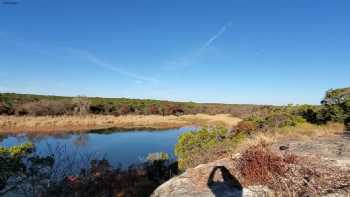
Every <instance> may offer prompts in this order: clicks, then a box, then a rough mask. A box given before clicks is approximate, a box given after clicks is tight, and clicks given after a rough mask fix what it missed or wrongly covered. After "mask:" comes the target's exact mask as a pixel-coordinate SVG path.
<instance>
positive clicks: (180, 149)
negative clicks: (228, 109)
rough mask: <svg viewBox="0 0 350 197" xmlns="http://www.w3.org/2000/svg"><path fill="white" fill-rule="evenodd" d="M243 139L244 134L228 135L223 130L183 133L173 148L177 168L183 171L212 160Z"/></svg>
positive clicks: (225, 130)
mask: <svg viewBox="0 0 350 197" xmlns="http://www.w3.org/2000/svg"><path fill="white" fill-rule="evenodd" d="M245 138H246V134H244V133H239V134H237V135H230V132H229V131H228V130H227V129H225V128H213V129H206V128H203V129H200V130H199V131H191V132H186V133H183V134H182V135H181V136H180V137H179V139H178V143H177V144H176V146H175V155H176V156H177V159H178V163H179V168H180V169H181V170H183V169H186V168H188V167H193V166H195V165H197V164H200V163H203V162H208V161H210V160H213V159H215V158H217V157H219V156H220V154H224V153H225V152H227V151H228V150H229V149H232V148H234V146H235V145H237V144H239V143H241V142H242V141H243V140H244V139H245Z"/></svg>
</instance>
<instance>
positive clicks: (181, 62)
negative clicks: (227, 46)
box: [165, 21, 232, 69]
mask: <svg viewBox="0 0 350 197" xmlns="http://www.w3.org/2000/svg"><path fill="white" fill-rule="evenodd" d="M231 25H232V22H231V21H230V22H227V23H226V24H225V25H223V26H222V27H221V28H220V29H219V31H217V32H216V33H215V34H214V35H213V36H211V37H210V38H209V39H208V40H207V41H206V42H205V43H204V44H203V45H202V46H201V47H200V48H198V49H197V50H195V51H194V52H193V53H192V54H190V55H188V56H185V57H181V58H178V59H175V60H171V61H166V62H165V65H166V66H165V68H167V69H169V68H170V69H178V68H185V67H188V66H190V65H192V64H193V63H195V62H196V60H197V59H198V58H199V57H200V56H202V54H203V53H204V52H205V51H206V50H207V49H208V48H209V47H210V46H211V45H212V44H213V43H214V42H215V41H216V40H217V39H219V38H220V37H221V36H222V35H223V34H224V33H225V32H226V31H227V30H228V29H229V28H230V27H231Z"/></svg>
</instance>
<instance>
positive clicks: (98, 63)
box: [67, 48, 158, 83]
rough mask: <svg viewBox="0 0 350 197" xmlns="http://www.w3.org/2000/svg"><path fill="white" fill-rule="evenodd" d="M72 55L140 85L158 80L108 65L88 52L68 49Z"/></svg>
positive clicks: (114, 65) (117, 66)
mask: <svg viewBox="0 0 350 197" xmlns="http://www.w3.org/2000/svg"><path fill="white" fill-rule="evenodd" d="M67 50H68V51H69V52H70V53H72V54H75V55H79V56H80V57H82V58H84V59H85V60H87V61H89V62H91V63H93V64H94V65H96V66H98V67H100V68H103V69H106V70H109V71H112V72H115V73H117V74H120V75H123V76H126V77H129V78H132V79H135V80H136V81H138V83H140V81H142V82H151V83H157V82H158V80H157V79H155V78H152V77H146V76H142V75H139V74H136V73H132V72H129V71H126V70H123V69H122V68H121V66H119V65H116V64H111V63H108V62H106V61H104V60H102V59H100V58H98V57H97V56H96V55H94V54H92V53H91V52H89V51H86V50H80V49H72V48H68V49H67Z"/></svg>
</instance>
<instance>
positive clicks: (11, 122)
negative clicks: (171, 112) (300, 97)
mask: <svg viewBox="0 0 350 197" xmlns="http://www.w3.org/2000/svg"><path fill="white" fill-rule="evenodd" d="M239 121H241V119H240V118H236V117H233V116H231V115H228V114H217V115H206V114H196V115H183V116H160V115H125V116H111V115H87V116H38V117H33V116H0V134H20V133H46V134H47V133H66V132H88V131H91V130H108V129H114V128H115V129H129V130H132V129H146V128H147V129H155V130H158V129H159V130H162V129H172V128H180V127H186V126H193V125H198V126H223V127H227V128H231V127H232V126H234V125H236V124H237V123H238V122H239Z"/></svg>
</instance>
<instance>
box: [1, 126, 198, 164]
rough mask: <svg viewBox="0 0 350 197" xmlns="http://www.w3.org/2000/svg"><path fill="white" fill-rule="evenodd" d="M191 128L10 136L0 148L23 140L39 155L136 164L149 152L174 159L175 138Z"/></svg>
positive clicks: (5, 137)
mask: <svg viewBox="0 0 350 197" xmlns="http://www.w3.org/2000/svg"><path fill="white" fill-rule="evenodd" d="M194 129H195V128H193V127H186V128H179V129H167V130H129V131H125V130H124V131H123V130H119V129H115V130H108V131H92V132H88V133H68V134H59V135H35V136H33V135H24V134H22V135H12V136H3V137H2V138H0V146H6V147H8V146H13V145H17V144H21V143H24V142H27V141H31V142H32V143H34V144H35V145H36V148H37V152H38V153H39V154H41V155H47V154H50V153H52V152H53V153H56V154H57V152H59V153H60V154H64V155H77V154H79V155H94V157H95V156H96V157H104V158H106V159H107V160H108V161H109V162H110V163H111V164H112V165H114V166H116V165H119V164H121V165H122V166H124V167H125V166H128V165H131V164H135V163H140V162H142V160H144V159H145V158H146V157H147V155H148V154H149V153H153V152H166V153H168V154H169V156H170V157H171V158H174V157H175V156H174V148H175V144H176V143H177V139H178V137H179V136H180V135H181V134H182V133H184V132H186V131H190V130H194Z"/></svg>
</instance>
